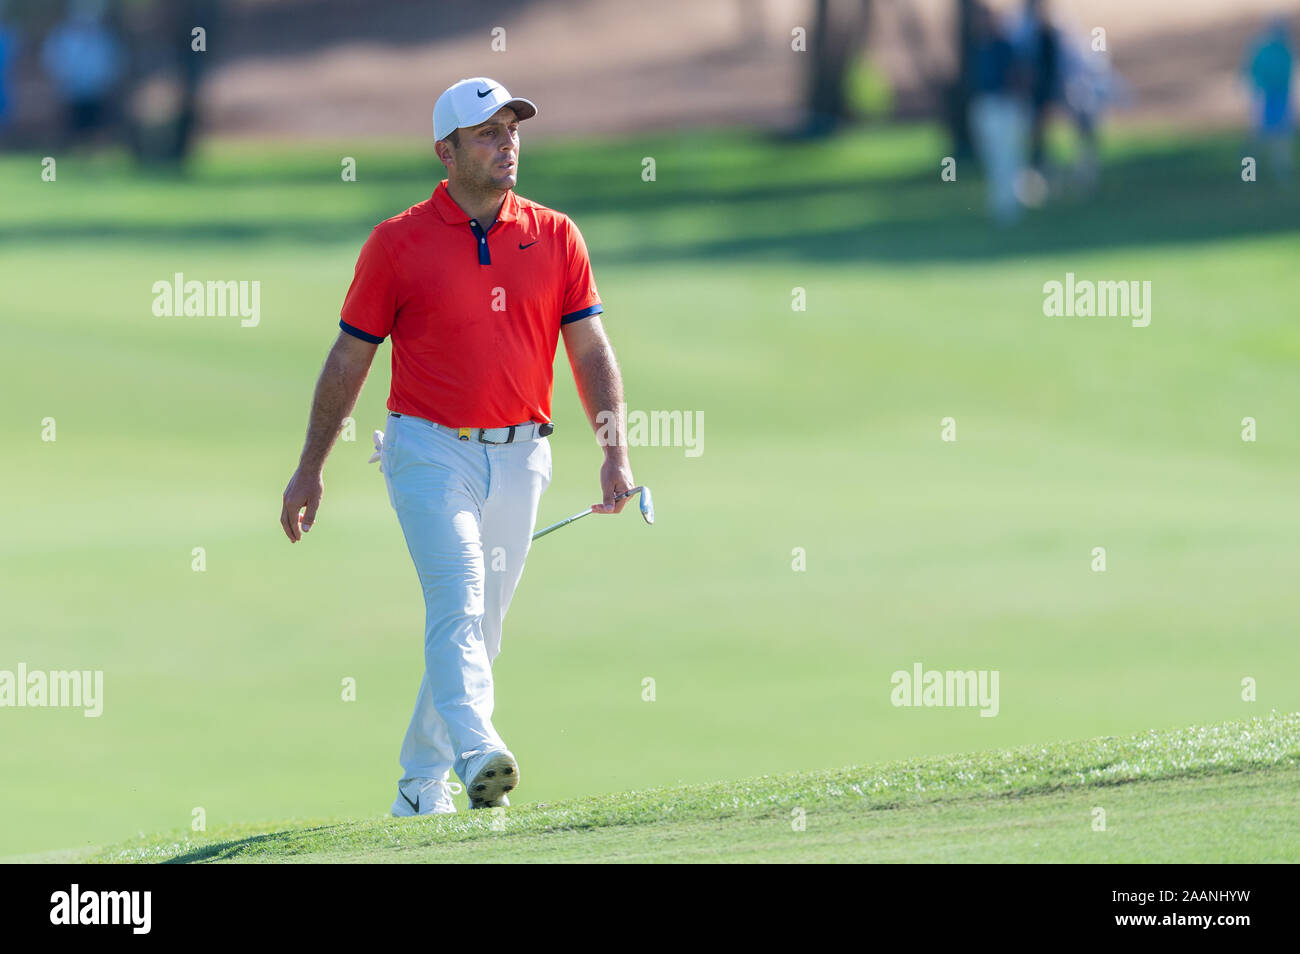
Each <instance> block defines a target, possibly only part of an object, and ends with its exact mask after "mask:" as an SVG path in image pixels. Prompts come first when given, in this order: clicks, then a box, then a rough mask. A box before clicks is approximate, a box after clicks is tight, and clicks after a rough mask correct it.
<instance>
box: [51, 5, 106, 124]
mask: <svg viewBox="0 0 1300 954" xmlns="http://www.w3.org/2000/svg"><path fill="white" fill-rule="evenodd" d="M105 7H106V4H105V2H104V0H72V3H71V4H70V5H69V12H68V14H67V16H65V17H64V19H63V20H62V21H60V22H59V23H58V24H57V25H56V26H55V27H54V29H53V30H51V31H50V35H49V36H48V37H46V39H45V46H44V47H43V49H42V50H41V61H42V63H43V64H44V66H45V70H46V72H47V73H49V74H50V78H51V79H53V80H54V85H55V89H56V90H57V92H58V94H59V97H60V98H61V99H62V100H63V102H64V106H65V121H66V124H67V135H68V138H69V139H71V140H72V141H74V142H76V141H84V140H89V139H92V138H93V137H94V134H95V133H96V132H97V131H98V130H99V129H100V128H101V127H103V126H104V125H106V124H107V123H108V122H109V120H110V119H111V105H112V94H113V91H114V87H115V85H116V84H117V80H118V77H119V76H120V75H121V73H122V60H123V55H122V46H121V43H120V42H119V41H118V39H117V37H116V36H115V35H114V33H113V31H112V29H111V28H110V27H109V26H108V25H107V24H106V23H105V22H104V13H105Z"/></svg>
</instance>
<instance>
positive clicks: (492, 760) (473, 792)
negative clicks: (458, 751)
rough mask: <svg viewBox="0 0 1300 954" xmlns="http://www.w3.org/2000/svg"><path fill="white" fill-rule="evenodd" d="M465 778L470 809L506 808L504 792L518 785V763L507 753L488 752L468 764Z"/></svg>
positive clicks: (508, 802)
mask: <svg viewBox="0 0 1300 954" xmlns="http://www.w3.org/2000/svg"><path fill="white" fill-rule="evenodd" d="M465 777H466V778H467V779H469V781H468V782H467V783H466V785H465V788H466V790H467V791H468V792H469V807H470V808H497V807H499V806H507V805H509V804H510V800H509V799H508V798H506V792H509V791H511V790H512V789H514V787H515V786H516V785H518V784H519V763H518V762H516V761H515V757H514V756H513V755H511V754H510V753H509V752H488V753H486V754H484V755H480V756H478V757H477V758H475V759H473V760H472V761H471V762H470V763H469V765H468V766H467V767H466V770H465Z"/></svg>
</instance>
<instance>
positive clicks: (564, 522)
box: [533, 507, 591, 540]
mask: <svg viewBox="0 0 1300 954" xmlns="http://www.w3.org/2000/svg"><path fill="white" fill-rule="evenodd" d="M589 513H591V508H590V507H588V508H587V509H586V510H584V511H582V513H575V514H574V515H573V516H572V517H567V518H565V519H564V520H561V521H560V522H559V523H553V524H551V525H550V526H549V527H547V528H546V529H544V530H538V531H537V532H536V533H534V534H533V539H534V540H536V539H537V538H538V537H544V536H546V535H547V534H548V533H551V532H553V531H555V530H559V529H560V527H567V526H568V525H569V524H571V523H573V521H575V520H580V519H581V518H583V517H585V516H587V514H589Z"/></svg>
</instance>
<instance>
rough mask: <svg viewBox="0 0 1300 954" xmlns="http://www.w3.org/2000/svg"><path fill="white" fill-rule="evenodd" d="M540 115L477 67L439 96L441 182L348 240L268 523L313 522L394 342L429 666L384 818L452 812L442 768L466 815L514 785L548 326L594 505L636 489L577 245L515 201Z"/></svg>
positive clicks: (395, 494) (394, 419)
mask: <svg viewBox="0 0 1300 954" xmlns="http://www.w3.org/2000/svg"><path fill="white" fill-rule="evenodd" d="M536 114H537V107H536V106H535V105H534V104H533V103H532V102H530V101H529V100H526V99H517V98H515V97H512V96H511V95H510V94H509V93H508V92H507V91H506V89H505V87H504V86H502V85H501V84H500V83H497V82H495V81H494V80H490V79H487V78H485V77H481V76H480V77H475V78H473V79H466V80H461V81H460V82H459V83H456V84H455V85H454V86H451V87H450V88H448V89H447V90H446V91H445V92H444V93H443V94H442V95H441V96H439V97H438V102H437V104H436V105H435V106H434V110H433V131H434V140H435V142H434V149H435V151H436V152H437V155H438V158H439V159H440V160H441V161H442V164H443V165H444V166H445V167H446V170H447V178H446V179H444V180H442V181H441V182H440V183H439V184H438V187H437V188H436V189H435V190H434V192H433V195H432V196H431V197H430V198H429V199H427V200H425V201H424V202H420V203H418V204H416V205H413V206H411V207H410V208H409V209H407V210H406V211H405V212H402V213H401V214H399V215H396V216H394V217H393V218H391V219H387V220H385V221H383V222H381V223H380V224H379V225H377V226H376V227H375V229H374V230H373V231H372V232H371V233H370V237H369V239H367V240H366V243H365V244H364V245H363V246H362V249H361V253H360V256H359V257H358V259H357V266H356V274H355V277H354V278H353V280H352V285H351V287H350V288H349V289H348V293H347V297H346V298H345V300H344V302H343V309H342V312H341V318H342V320H341V321H340V322H339V326H340V328H341V329H342V331H341V332H340V334H339V336H338V340H337V341H335V342H334V346H333V348H332V349H331V350H330V353H329V356H328V357H327V358H326V360H325V366H324V368H323V369H322V370H321V374H320V378H319V380H318V381H317V383H316V394H315V397H314V398H313V401H312V408H311V419H310V423H309V424H308V428H307V440H306V443H305V445H304V447H303V450H302V457H301V459H300V460H299V463H298V469H297V470H296V471H295V472H294V475H293V477H292V479H290V481H289V486H288V487H286V488H285V491H284V506H283V510H282V511H281V514H280V523H281V524H282V525H283V527H284V532H285V534H286V535H287V536H288V537H289V539H290V540H291V541H293V542H295V543H296V542H298V541H299V540H300V539H302V535H303V534H304V533H306V532H308V531H309V530H310V529H311V527H312V525H313V524H314V523H315V522H316V513H317V511H318V510H319V509H320V504H321V497H322V494H323V492H324V483H323V482H322V479H321V473H322V469H323V467H324V464H325V458H326V456H327V455H328V454H329V451H330V448H331V447H332V446H333V444H334V441H335V440H336V438H337V437H338V433H339V430H340V428H341V427H342V424H343V420H344V418H346V417H347V416H348V415H349V414H350V413H351V412H352V409H353V407H355V405H356V401H357V397H358V395H359V394H360V392H361V386H362V384H363V383H364V382H365V378H366V374H367V373H368V371H369V369H370V363H371V361H372V360H373V358H374V356H375V350H376V349H377V348H378V346H379V345H380V343H382V342H383V340H384V339H385V338H389V337H391V338H392V342H393V374H392V390H391V393H390V394H389V397H388V410H389V414H388V423H387V425H386V430H385V432H384V434H383V437H382V444H381V448H380V458H379V459H380V467H381V469H382V470H383V473H384V479H385V481H386V484H387V488H388V495H389V501H390V502H391V504H392V506H393V508H394V509H395V510H396V511H397V518H398V521H399V522H400V524H401V527H402V532H403V534H404V535H405V537H406V545H407V549H408V550H409V551H410V554H411V559H412V560H413V561H414V563H415V569H416V574H417V575H418V577H419V580H420V586H421V587H422V588H423V591H424V604H425V630H424V664H425V671H424V678H423V680H422V681H421V683H420V690H419V694H418V695H417V696H416V699H415V711H414V713H413V714H412V715H411V724H410V726H409V727H408V728H407V730H406V738H405V740H404V741H403V742H402V750H401V757H400V758H401V764H402V778H401V780H400V781H399V782H398V794H397V798H396V800H395V801H394V802H393V807H392V813H393V814H394V815H398V816H407V815H429V814H440V813H450V812H454V811H455V810H456V808H455V805H454V804H453V802H452V797H451V796H452V794H453V792H452V789H451V787H450V786H449V784H448V774H449V772H451V771H452V770H455V772H456V774H457V776H459V777H460V779H461V781H462V782H464V784H465V788H466V791H467V792H468V795H469V801H470V807H471V808H490V807H495V806H498V805H508V804H509V801H508V799H507V797H506V793H507V792H509V791H510V790H512V789H513V788H514V787H515V786H516V785H517V784H518V781H519V765H518V763H517V762H516V760H515V757H514V755H513V754H512V753H511V752H510V750H509V749H508V748H507V746H506V744H505V742H504V741H503V740H502V738H501V735H500V734H499V733H498V732H497V730H496V728H495V727H494V726H493V724H492V709H493V687H492V663H493V661H494V660H495V659H496V656H497V653H498V652H500V650H501V624H502V621H503V620H504V619H505V615H506V610H507V609H509V607H510V599H511V597H512V596H513V595H514V591H515V587H516V586H517V585H518V583H519V578H520V576H521V575H522V574H523V569H524V560H525V558H526V557H527V555H528V547H529V543H530V538H531V535H532V532H533V526H534V524H535V522H536V519H537V504H538V500H539V498H540V497H541V495H542V492H543V491H545V489H546V487H547V486H548V485H549V484H550V481H551V448H550V442H549V441H548V440H547V435H549V434H550V433H551V432H552V430H553V425H552V424H551V389H552V383H553V382H552V364H553V362H554V359H555V350H556V346H557V344H558V341H559V338H560V335H561V334H563V336H564V346H565V348H566V350H567V352H568V357H569V363H570V365H571V367H572V368H573V375H574V380H575V381H576V383H577V387H578V393H579V396H580V397H581V400H582V403H583V407H584V409H585V411H586V414H587V417H588V419H589V420H590V423H591V427H592V430H593V431H594V432H596V433H597V434H598V435H600V437H599V443H600V444H601V445H602V450H603V452H604V463H603V464H602V466H601V468H600V488H601V495H602V498H603V500H602V502H601V503H598V504H594V505H592V508H591V509H592V511H593V512H595V513H619V512H620V511H622V509H623V507H624V505H625V504H626V502H627V498H617V495H619V494H621V493H624V492H626V491H628V490H630V489H631V488H632V487H633V486H634V485H635V482H634V481H633V479H632V468H631V464H630V463H629V460H628V453H627V447H626V445H625V443H624V440H625V438H624V437H623V435H625V433H626V428H625V422H624V421H623V420H622V419H621V416H620V415H622V413H623V407H624V405H623V382H622V377H621V375H620V374H619V369H618V362H617V360H616V358H615V356H614V349H613V348H612V347H611V346H610V343H609V340H608V339H607V338H606V336H605V332H604V329H603V328H602V326H601V321H600V318H599V315H600V314H601V312H602V311H603V309H602V307H601V302H600V297H599V295H598V294H597V292H596V283H595V280H594V278H593V276H592V271H591V263H590V261H589V260H588V258H587V247H586V243H585V242H584V241H583V238H582V234H581V233H580V232H579V231H578V227H577V226H576V225H575V224H574V223H573V222H572V221H571V220H570V219H569V218H568V216H566V215H564V214H563V213H560V212H556V211H555V210H553V209H548V208H546V207H545V206H543V205H539V204H538V203H536V202H532V201H530V200H528V199H525V198H522V197H520V196H518V195H516V194H515V192H514V187H515V185H516V182H517V180H518V173H519V124H520V122H522V121H523V120H526V119H529V118H530V117H532V116H535V115H536ZM377 437H378V435H377ZM303 511H305V513H303Z"/></svg>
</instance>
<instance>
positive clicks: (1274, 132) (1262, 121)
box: [1245, 18, 1292, 181]
mask: <svg viewBox="0 0 1300 954" xmlns="http://www.w3.org/2000/svg"><path fill="white" fill-rule="evenodd" d="M1245 73H1246V77H1247V79H1248V80H1249V82H1250V84H1251V86H1252V87H1253V89H1254V94H1255V131H1256V134H1257V135H1258V136H1259V139H1260V142H1261V143H1262V145H1263V147H1264V151H1265V154H1266V155H1267V156H1268V162H1269V165H1270V166H1271V167H1272V171H1273V175H1274V177H1275V178H1277V179H1278V181H1288V180H1289V179H1290V177H1291V135H1292V131H1291V123H1292V117H1291V46H1290V43H1289V41H1288V38H1287V35H1286V22H1285V21H1284V20H1282V19H1280V18H1279V19H1277V20H1275V21H1273V23H1271V24H1270V25H1269V27H1268V29H1266V30H1265V31H1264V33H1263V34H1262V35H1261V36H1260V37H1259V38H1258V39H1257V40H1256V41H1255V44H1254V46H1253V47H1252V49H1251V51H1250V55H1249V58H1248V60H1247V62H1246V66H1245Z"/></svg>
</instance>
